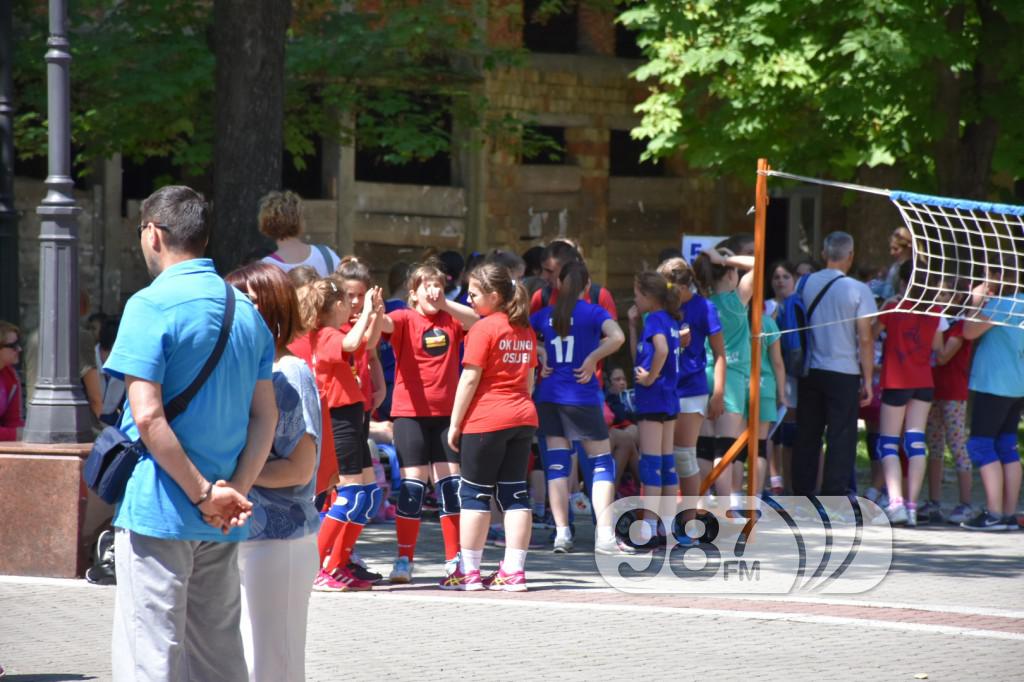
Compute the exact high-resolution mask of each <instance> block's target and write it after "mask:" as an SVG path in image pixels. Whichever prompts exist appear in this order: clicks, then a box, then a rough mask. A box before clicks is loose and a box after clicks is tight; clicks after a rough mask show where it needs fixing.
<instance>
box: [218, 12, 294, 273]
mask: <svg viewBox="0 0 1024 682" xmlns="http://www.w3.org/2000/svg"><path fill="white" fill-rule="evenodd" d="M213 11H214V14H213V17H214V41H215V45H214V54H215V56H216V74H215V78H216V93H215V97H214V107H215V119H216V136H215V140H214V148H213V202H214V203H213V212H214V229H213V234H212V244H211V248H212V255H213V258H214V260H215V261H216V263H217V268H218V270H220V271H221V272H227V271H228V270H231V269H232V268H235V267H237V266H238V265H240V264H241V263H243V262H244V261H245V260H247V259H248V258H250V257H251V256H252V255H253V254H254V253H255V252H256V251H257V250H258V249H259V248H260V247H261V246H264V245H265V244H266V241H265V239H264V238H263V237H262V236H261V235H260V234H259V232H258V230H257V225H256V215H257V203H258V202H259V199H260V197H261V196H263V195H264V194H265V193H267V192H269V191H271V190H276V189H280V186H281V155H282V149H283V147H284V73H285V62H284V59H285V36H286V32H287V30H288V24H289V22H290V21H291V0H260V2H252V1H251V0H215V2H214V8H213Z"/></svg>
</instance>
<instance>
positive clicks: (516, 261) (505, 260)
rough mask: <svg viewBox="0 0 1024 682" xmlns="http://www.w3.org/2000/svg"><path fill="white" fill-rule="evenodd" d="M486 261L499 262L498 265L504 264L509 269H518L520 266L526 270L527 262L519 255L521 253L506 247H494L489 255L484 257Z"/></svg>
mask: <svg viewBox="0 0 1024 682" xmlns="http://www.w3.org/2000/svg"><path fill="white" fill-rule="evenodd" d="M484 262H485V263H497V264H498V265H504V266H505V267H506V268H508V269H509V270H518V269H520V268H522V269H523V271H524V272H525V271H526V262H525V261H524V260H523V259H522V258H520V257H519V254H516V253H512V252H511V251H505V250H504V249H494V250H493V251H491V252H490V253H489V254H487V257H486V258H484Z"/></svg>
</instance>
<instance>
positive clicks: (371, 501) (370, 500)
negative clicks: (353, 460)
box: [359, 483, 384, 526]
mask: <svg viewBox="0 0 1024 682" xmlns="http://www.w3.org/2000/svg"><path fill="white" fill-rule="evenodd" d="M363 492H364V493H365V494H366V505H365V507H366V509H365V510H364V511H363V515H362V519H361V520H360V521H359V523H362V524H363V525H364V526H365V525H366V524H368V523H369V522H370V519H372V518H374V517H376V516H377V512H378V511H380V505H381V502H383V501H384V491H383V490H381V489H380V486H379V485H377V484H376V483H367V484H366V485H364V486H363Z"/></svg>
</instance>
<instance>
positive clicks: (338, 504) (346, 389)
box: [288, 276, 380, 592]
mask: <svg viewBox="0 0 1024 682" xmlns="http://www.w3.org/2000/svg"><path fill="white" fill-rule="evenodd" d="M374 293H375V296H368V297H366V298H365V300H364V302H363V308H362V311H361V312H360V314H359V317H358V320H357V322H356V324H355V326H354V327H353V328H352V329H351V331H349V332H348V333H347V334H343V333H342V332H341V331H340V330H339V327H340V326H341V324H342V323H343V322H345V321H346V320H348V319H349V316H350V313H351V308H350V306H349V303H348V298H347V297H346V296H345V295H344V293H343V292H342V289H341V284H340V282H339V281H338V280H337V279H336V278H334V277H333V276H332V277H327V278H325V279H321V280H317V281H315V282H312V283H310V284H308V285H306V286H304V287H302V288H301V289H300V290H299V311H300V314H301V316H302V322H303V325H304V326H305V327H306V328H307V329H309V330H310V331H309V332H308V333H307V334H306V335H304V336H302V337H300V338H298V339H296V340H295V341H294V342H293V343H292V344H290V345H289V347H288V348H289V350H291V351H292V352H293V353H294V354H295V355H297V356H299V357H301V358H302V359H304V360H306V362H307V363H308V364H309V365H310V367H311V368H312V369H313V374H314V376H315V377H316V381H317V386H318V387H319V389H320V399H321V401H323V402H324V403H325V404H326V405H327V407H328V409H329V411H330V416H331V432H332V435H333V439H334V449H335V455H336V457H337V460H338V469H339V472H340V483H339V485H338V496H337V499H336V500H335V502H334V504H333V505H332V506H331V509H330V510H329V511H328V512H327V517H326V518H325V519H324V522H323V526H322V527H321V529H320V535H319V538H318V545H319V549H320V557H321V561H323V558H324V556H325V555H326V554H328V551H329V554H330V556H329V557H328V558H327V565H326V567H323V568H321V571H320V573H319V575H317V577H316V579H315V580H314V582H313V589H314V590H317V591H322V592H345V591H350V590H368V589H370V586H371V583H370V582H369V581H366V580H362V579H360V578H357V577H356V576H355V575H353V574H352V571H351V569H350V568H349V558H350V556H351V553H352V548H353V547H354V546H355V543H356V540H357V539H358V538H359V534H360V533H361V532H362V529H363V526H364V525H366V523H367V521H368V520H369V518H370V517H369V512H370V509H371V507H372V498H373V496H374V489H376V487H377V483H376V479H375V478H373V477H372V472H373V468H372V466H370V472H371V478H370V482H372V486H371V485H369V484H368V483H369V482H368V481H367V480H366V479H365V478H364V472H365V471H366V467H367V460H368V458H369V452H368V451H366V452H364V448H365V438H362V429H363V394H362V391H361V390H360V388H359V381H358V379H357V378H356V376H355V373H354V370H353V367H352V364H351V360H352V353H354V352H355V351H356V350H358V348H359V345H360V343H361V342H362V338H363V335H364V334H365V333H366V330H367V328H368V327H369V325H370V322H371V317H372V316H373V314H374V308H373V305H374V299H375V298H376V299H379V298H380V295H379V292H374ZM360 441H363V442H362V446H363V447H360ZM376 494H377V495H379V491H378V492H377V493H376Z"/></svg>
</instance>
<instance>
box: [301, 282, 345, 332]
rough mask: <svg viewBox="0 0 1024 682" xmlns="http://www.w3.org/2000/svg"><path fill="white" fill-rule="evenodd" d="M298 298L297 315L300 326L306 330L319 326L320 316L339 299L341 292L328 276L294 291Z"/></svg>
mask: <svg viewBox="0 0 1024 682" xmlns="http://www.w3.org/2000/svg"><path fill="white" fill-rule="evenodd" d="M295 293H296V294H297V295H298V298H299V317H300V318H301V320H302V326H303V327H304V328H305V329H308V330H314V329H319V328H320V326H321V325H320V317H321V316H322V315H323V314H324V312H325V311H326V310H327V309H328V308H329V307H330V306H332V305H334V304H335V303H337V302H338V301H340V300H341V296H342V292H341V289H340V288H339V287H338V285H337V283H336V282H335V281H334V280H333V279H331V278H328V277H325V278H324V279H318V280H314V281H312V282H310V283H309V284H305V285H303V286H301V287H299V288H298V290H297V291H296V292H295Z"/></svg>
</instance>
